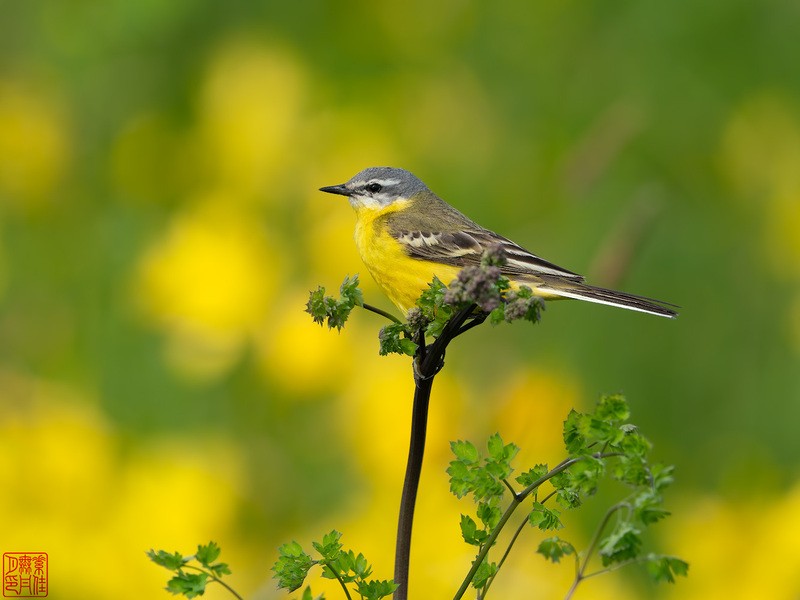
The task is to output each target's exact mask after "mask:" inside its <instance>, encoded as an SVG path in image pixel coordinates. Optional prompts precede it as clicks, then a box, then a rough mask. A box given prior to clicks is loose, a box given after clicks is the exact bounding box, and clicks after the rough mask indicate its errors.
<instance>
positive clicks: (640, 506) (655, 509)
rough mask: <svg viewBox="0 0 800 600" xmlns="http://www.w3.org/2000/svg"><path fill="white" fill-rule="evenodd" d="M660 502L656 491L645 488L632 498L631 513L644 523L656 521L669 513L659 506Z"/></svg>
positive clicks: (649, 523) (648, 523)
mask: <svg viewBox="0 0 800 600" xmlns="http://www.w3.org/2000/svg"><path fill="white" fill-rule="evenodd" d="M661 502H662V499H661V496H660V495H659V494H658V493H657V492H655V491H654V490H652V489H646V490H644V491H643V492H641V493H640V494H637V495H636V496H635V497H634V498H633V501H632V504H633V514H634V515H635V516H636V517H637V518H638V519H639V520H640V521H641V522H642V523H643V524H645V525H651V524H653V523H656V522H657V521H660V520H661V519H663V518H665V517H668V516H669V514H670V513H669V511H668V510H666V509H664V508H663V507H662V506H661Z"/></svg>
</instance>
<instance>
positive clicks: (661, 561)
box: [645, 554, 689, 583]
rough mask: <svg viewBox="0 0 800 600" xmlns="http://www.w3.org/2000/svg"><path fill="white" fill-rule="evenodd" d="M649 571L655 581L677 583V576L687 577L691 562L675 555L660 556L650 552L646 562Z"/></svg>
mask: <svg viewBox="0 0 800 600" xmlns="http://www.w3.org/2000/svg"><path fill="white" fill-rule="evenodd" d="M645 566H646V567H647V572H648V573H649V574H650V577H652V578H653V581H656V582H666V583H675V576H676V575H680V576H681V577H686V575H687V573H688V572H689V563H687V562H686V561H684V560H681V559H680V558H677V557H675V556H660V555H656V554H650V555H648V556H647V561H646V562H645Z"/></svg>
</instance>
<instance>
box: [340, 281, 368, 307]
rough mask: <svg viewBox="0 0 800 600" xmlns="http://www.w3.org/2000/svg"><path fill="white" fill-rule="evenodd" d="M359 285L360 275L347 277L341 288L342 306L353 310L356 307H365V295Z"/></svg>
mask: <svg viewBox="0 0 800 600" xmlns="http://www.w3.org/2000/svg"><path fill="white" fill-rule="evenodd" d="M358 284H359V282H358V275H353V277H345V278H344V281H343V282H342V285H341V286H340V287H339V294H340V295H341V297H342V299H341V302H342V304H345V305H347V306H349V307H350V308H351V309H352V308H354V307H356V306H364V294H363V293H362V291H361V289H360V288H359V287H358Z"/></svg>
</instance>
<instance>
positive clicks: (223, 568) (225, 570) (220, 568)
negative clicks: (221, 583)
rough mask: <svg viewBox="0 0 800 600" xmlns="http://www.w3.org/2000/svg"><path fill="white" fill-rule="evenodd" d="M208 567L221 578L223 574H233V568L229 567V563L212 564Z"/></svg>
mask: <svg viewBox="0 0 800 600" xmlns="http://www.w3.org/2000/svg"><path fill="white" fill-rule="evenodd" d="M208 569H209V571H211V572H212V573H213V574H214V577H216V578H217V579H220V578H221V577H222V576H223V575H230V574H231V570H230V568H229V567H228V563H224V562H221V563H217V564H215V565H211V566H209V567H208Z"/></svg>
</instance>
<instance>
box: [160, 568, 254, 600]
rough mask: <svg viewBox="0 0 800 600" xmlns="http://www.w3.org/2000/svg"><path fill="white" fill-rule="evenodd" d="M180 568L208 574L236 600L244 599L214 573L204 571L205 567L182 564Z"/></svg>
mask: <svg viewBox="0 0 800 600" xmlns="http://www.w3.org/2000/svg"><path fill="white" fill-rule="evenodd" d="M181 568H182V569H194V570H195V571H200V572H201V573H205V574H206V575H208V578H209V579H210V580H211V581H214V582H216V583H218V584H220V585H221V586H222V587H224V588H225V589H226V590H228V591H229V592H230V593H231V594H233V596H234V597H235V598H237V600H244V598H242V597H241V596H240V595H239V594H238V593H236V590H234V589H233V588H232V587H231V586H229V585H228V584H227V583H225V582H224V581H222V579H220V578H219V577H217V576H216V575H214V574H213V573H212V572H211V571H206V570H205V569H203V568H201V567H196V566H194V565H183V567H181ZM173 593H174V592H173Z"/></svg>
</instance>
